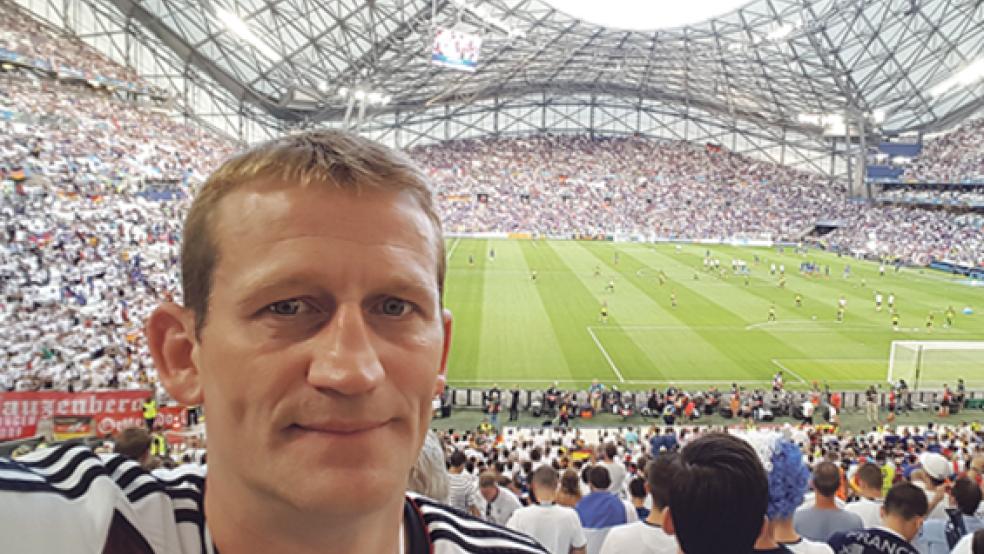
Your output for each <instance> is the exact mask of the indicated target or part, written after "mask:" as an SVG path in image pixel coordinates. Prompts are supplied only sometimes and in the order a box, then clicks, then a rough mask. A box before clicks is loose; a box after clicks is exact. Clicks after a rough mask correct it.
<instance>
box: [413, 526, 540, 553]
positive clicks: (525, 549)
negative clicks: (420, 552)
mask: <svg viewBox="0 0 984 554" xmlns="http://www.w3.org/2000/svg"><path fill="white" fill-rule="evenodd" d="M430 537H431V542H434V543H436V542H437V541H448V542H453V543H454V544H456V545H458V546H459V547H460V548H461V550H462V551H464V552H468V553H469V554H546V552H547V551H546V550H544V549H543V547H540V546H527V545H525V544H522V543H518V542H517V543H516V546H498V545H495V546H484V545H482V544H481V540H482V539H477V538H474V537H472V538H473V539H474V540H473V541H468V540H466V539H465V538H464V537H463V536H462V535H459V534H458V533H453V532H451V531H446V530H443V529H440V530H437V531H431V533H430ZM495 538H499V539H504V540H510V537H506V536H502V535H496V536H495ZM512 542H516V541H512Z"/></svg>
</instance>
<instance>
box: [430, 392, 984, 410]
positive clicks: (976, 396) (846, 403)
mask: <svg viewBox="0 0 984 554" xmlns="http://www.w3.org/2000/svg"><path fill="white" fill-rule="evenodd" d="M448 389H449V391H450V393H451V394H450V396H449V399H450V401H451V406H452V407H453V408H475V409H481V408H484V407H485V394H486V393H487V392H488V391H489V389H477V388H455V387H453V386H449V387H448ZM657 390H661V391H662V390H663V389H657ZM567 392H571V391H567ZM575 392H577V393H578V398H579V401H580V400H581V399H584V400H585V401H586V398H587V392H586V391H575ZM500 393H501V395H502V409H503V411H507V410H508V407H509V403H510V401H511V396H510V394H509V390H508V389H500ZM542 393H543V390H539V389H534V390H525V389H524V390H520V393H519V409H520V410H527V409H529V407H530V405H531V403H532V401H533V399H534V398H539V397H542ZM831 393H832V394H840V395H841V400H842V402H841V406H842V408H843V409H861V408H863V407H864V406H865V405H866V404H867V401H866V400H865V391H860V390H859V391H831ZM793 394H796V395H797V398H798V395H800V394H801V391H793ZM804 394H806V393H805V392H804ZM626 396H628V397H629V398H630V400H631V402H632V404H633V405H635V406H642V405H645V404H646V400H647V399H648V398H649V391H622V397H623V398H624V397H626ZM730 397H731V393H730V392H723V393H722V400H723V401H724V400H727V399H729V398H730ZM942 399H943V391H942V390H939V391H935V390H934V391H913V392H911V402H912V404H913V406H915V407H920V406H922V407H927V408H935V407H937V406H939V404H940V401H941V400H942ZM965 400H966V403H965V405H964V407H965V408H966V409H984V390H974V391H967V393H966V399H965ZM888 402H889V394H888V393H887V392H879V393H878V403H879V405H880V406H881V407H882V408H885V407H887V406H888Z"/></svg>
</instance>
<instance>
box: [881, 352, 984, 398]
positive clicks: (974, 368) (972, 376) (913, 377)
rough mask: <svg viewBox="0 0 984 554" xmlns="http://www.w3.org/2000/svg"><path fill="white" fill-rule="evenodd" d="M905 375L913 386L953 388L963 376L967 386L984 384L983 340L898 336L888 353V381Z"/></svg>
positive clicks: (895, 380) (892, 381)
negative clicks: (904, 338) (915, 338)
mask: <svg viewBox="0 0 984 554" xmlns="http://www.w3.org/2000/svg"><path fill="white" fill-rule="evenodd" d="M900 379H904V380H905V382H906V383H907V384H908V385H909V388H910V389H912V390H917V389H919V388H920V387H923V386H926V387H933V388H938V387H942V386H943V385H944V384H948V385H950V387H951V388H953V387H955V386H956V384H957V379H963V380H964V382H965V384H966V385H967V387H968V388H981V387H984V341H946V340H897V341H892V345H891V350H890V352H889V354H888V375H887V380H888V382H889V384H895V383H897V382H898V381H899V380H900Z"/></svg>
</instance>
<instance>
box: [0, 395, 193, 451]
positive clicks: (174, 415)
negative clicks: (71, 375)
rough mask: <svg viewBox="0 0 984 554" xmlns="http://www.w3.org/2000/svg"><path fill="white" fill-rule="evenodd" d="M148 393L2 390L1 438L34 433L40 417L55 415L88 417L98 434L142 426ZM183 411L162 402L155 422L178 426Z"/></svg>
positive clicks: (0, 398) (52, 417)
mask: <svg viewBox="0 0 984 554" xmlns="http://www.w3.org/2000/svg"><path fill="white" fill-rule="evenodd" d="M147 394H148V391H144V390H123V391H100V392H77V393H68V392H56V391H38V392H3V393H0V441H7V440H15V439H23V438H28V437H33V436H35V435H36V434H37V429H38V422H39V421H41V420H43V419H51V420H52V421H54V418H55V417H91V418H92V429H91V430H92V433H93V434H94V435H97V436H102V435H107V434H116V433H117V432H119V431H122V430H123V429H126V428H128V427H142V426H144V425H145V422H144V419H143V402H144V400H145V399H146V398H147ZM183 412H184V410H183V409H182V408H181V407H177V406H175V407H171V406H162V407H161V408H160V409H159V410H158V413H157V423H158V424H159V425H161V427H162V428H164V429H173V430H180V429H181V427H182V426H183V425H184V418H183V417H182V416H183Z"/></svg>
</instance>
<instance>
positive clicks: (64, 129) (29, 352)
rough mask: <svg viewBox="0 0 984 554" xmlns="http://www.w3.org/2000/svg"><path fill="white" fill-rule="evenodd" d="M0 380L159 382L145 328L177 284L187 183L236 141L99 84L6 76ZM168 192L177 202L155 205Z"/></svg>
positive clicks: (22, 386)
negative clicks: (159, 191) (153, 192)
mask: <svg viewBox="0 0 984 554" xmlns="http://www.w3.org/2000/svg"><path fill="white" fill-rule="evenodd" d="M0 95H2V98H3V101H2V103H3V106H4V109H5V110H7V111H9V112H11V113H12V116H11V117H10V118H7V119H0V133H2V138H0V175H2V177H3V190H2V195H3V199H4V202H3V206H2V208H0V211H2V213H3V220H4V225H3V229H2V232H3V248H2V250H0V276H2V285H0V289H2V290H0V293H2V299H3V310H2V311H0V320H2V322H3V325H2V329H0V345H2V348H0V365H2V366H3V367H4V371H2V372H0V387H2V388H3V389H4V390H12V389H18V390H32V389H36V388H55V389H59V390H82V389H87V388H104V387H105V388H131V387H132V388H138V387H146V386H148V385H149V384H151V383H154V382H156V379H155V378H154V372H153V369H152V364H151V363H150V358H149V355H148V354H147V350H146V345H145V344H144V339H143V335H142V333H141V332H140V329H141V327H142V325H143V321H144V318H145V316H146V315H147V313H148V312H149V310H150V309H151V307H152V306H153V304H154V303H155V302H158V301H159V300H160V299H161V298H164V297H166V296H169V295H172V294H174V291H176V290H177V288H178V287H177V281H178V271H177V246H176V244H177V241H178V239H179V237H180V232H181V221H182V219H183V217H184V213H185V211H186V210H187V205H188V200H187V191H188V190H189V189H191V188H192V187H194V186H195V185H196V184H198V183H200V182H201V181H202V180H203V176H204V175H206V174H207V173H208V172H209V171H210V170H211V169H212V168H214V167H215V165H216V164H217V163H218V161H219V160H220V159H222V158H223V157H225V156H227V155H228V154H229V153H230V151H231V147H230V145H229V143H228V141H225V140H221V139H219V138H217V137H215V136H213V135H211V134H209V133H207V132H204V131H202V130H201V129H200V128H197V127H194V126H190V125H187V124H185V123H182V122H178V121H175V120H173V119H171V118H170V117H168V116H167V115H165V114H163V113H161V112H158V111H155V110H154V109H153V108H151V107H145V106H139V105H134V104H132V103H130V102H127V101H125V100H123V99H121V98H119V97H117V96H114V95H113V94H112V93H110V92H107V91H105V90H99V89H91V88H89V87H88V86H85V85H81V84H79V85H74V84H67V83H59V82H57V81H53V80H50V79H42V78H39V77H38V76H36V75H34V74H33V73H31V72H15V73H13V74H11V75H8V77H7V78H3V79H0ZM148 188H168V189H172V190H173V191H174V192H175V193H176V196H175V199H174V200H173V201H169V202H157V201H151V200H148V199H147V198H146V197H145V192H146V191H147V190H148Z"/></svg>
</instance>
